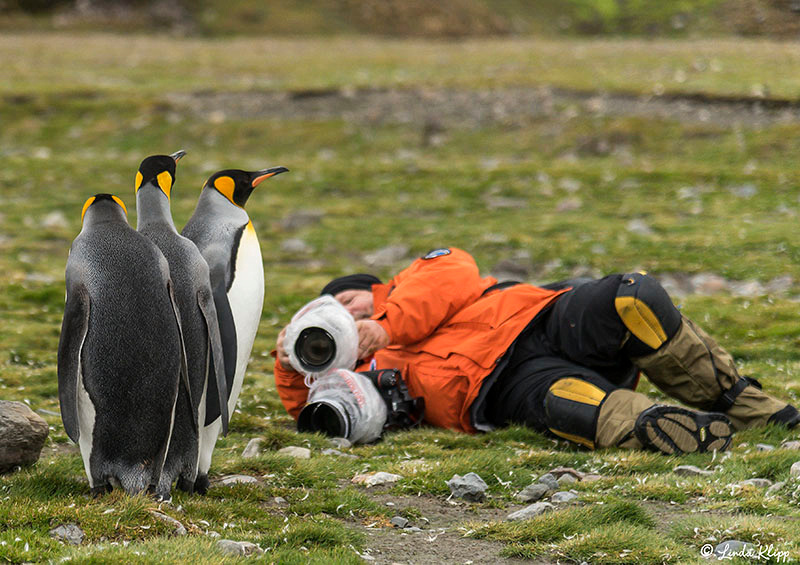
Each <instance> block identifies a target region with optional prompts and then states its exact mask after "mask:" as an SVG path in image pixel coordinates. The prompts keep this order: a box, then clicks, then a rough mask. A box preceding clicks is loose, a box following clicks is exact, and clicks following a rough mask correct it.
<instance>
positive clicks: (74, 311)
mask: <svg viewBox="0 0 800 565" xmlns="http://www.w3.org/2000/svg"><path fill="white" fill-rule="evenodd" d="M82 220H83V228H82V229H81V232H80V234H78V236H77V237H76V238H75V240H74V241H73V242H72V247H71V248H70V254H69V258H68V259H67V270H66V286H67V301H66V306H65V308H64V319H63V323H62V326H61V340H60V341H59V344H58V398H59V402H60V404H61V419H62V421H63V422H64V429H65V430H66V432H67V435H68V436H69V437H70V439H72V441H74V442H75V443H77V444H78V446H79V447H80V451H81V456H82V457H83V464H84V468H85V470H86V475H87V476H88V478H89V486H90V487H91V489H92V492H93V493H94V494H100V493H103V492H105V491H106V490H110V489H111V488H112V486H116V487H121V488H122V489H124V490H125V492H127V493H128V494H138V493H141V492H143V491H145V490H147V489H149V488H150V486H151V485H155V484H157V483H158V481H159V477H160V474H161V470H162V467H163V465H164V460H165V457H166V453H167V448H168V446H169V442H170V433H171V428H172V420H173V416H174V410H175V399H176V396H177V393H178V382H179V379H180V375H181V373H182V372H183V370H184V369H183V366H182V348H181V334H180V324H179V321H178V312H177V305H176V304H175V301H174V300H173V297H172V281H171V279H170V276H169V266H168V265H167V261H166V259H164V255H163V254H162V253H161V251H159V249H158V247H156V246H155V245H154V244H153V243H152V242H151V241H150V240H148V239H147V238H146V237H144V236H143V235H141V234H139V233H137V232H136V231H135V230H134V229H133V228H131V227H130V226H129V225H128V220H127V217H126V211H125V205H124V204H123V203H122V200H120V199H119V198H117V197H116V196H113V195H110V194H98V195H96V196H93V197H91V198H89V199H88V200H87V201H86V204H85V205H84V207H83V216H82Z"/></svg>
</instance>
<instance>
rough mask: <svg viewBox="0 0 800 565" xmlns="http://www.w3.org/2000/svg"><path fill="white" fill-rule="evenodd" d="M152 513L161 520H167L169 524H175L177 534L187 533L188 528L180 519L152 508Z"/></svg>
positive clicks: (183, 534)
mask: <svg viewBox="0 0 800 565" xmlns="http://www.w3.org/2000/svg"><path fill="white" fill-rule="evenodd" d="M150 514H152V515H153V516H154V517H155V518H157V519H159V520H161V521H162V522H166V523H167V524H170V525H171V526H174V527H175V535H176V536H185V535H186V528H185V527H184V526H183V524H181V523H180V522H179V521H178V520H176V519H175V518H173V517H172V516H167V515H166V514H162V513H161V512H157V511H155V510H151V511H150Z"/></svg>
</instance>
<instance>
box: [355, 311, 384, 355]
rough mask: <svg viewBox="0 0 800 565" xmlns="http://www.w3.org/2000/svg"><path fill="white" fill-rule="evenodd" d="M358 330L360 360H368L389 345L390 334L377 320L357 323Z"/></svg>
mask: <svg viewBox="0 0 800 565" xmlns="http://www.w3.org/2000/svg"><path fill="white" fill-rule="evenodd" d="M356 329H357V330H358V358H359V359H366V358H367V357H369V356H370V355H372V354H373V353H375V352H376V351H378V350H379V349H383V348H384V347H386V346H387V345H389V334H387V333H386V330H384V329H383V327H381V325H380V324H379V323H378V322H376V321H375V320H359V321H357V322H356Z"/></svg>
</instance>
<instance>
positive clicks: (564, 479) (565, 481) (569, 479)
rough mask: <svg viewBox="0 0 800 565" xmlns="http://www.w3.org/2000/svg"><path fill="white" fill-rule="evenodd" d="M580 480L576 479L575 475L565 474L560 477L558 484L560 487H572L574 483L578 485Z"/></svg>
mask: <svg viewBox="0 0 800 565" xmlns="http://www.w3.org/2000/svg"><path fill="white" fill-rule="evenodd" d="M577 482H578V479H576V478H575V477H574V476H573V475H570V474H564V475H561V476H560V477H558V484H559V485H560V486H565V485H571V484H573V483H577Z"/></svg>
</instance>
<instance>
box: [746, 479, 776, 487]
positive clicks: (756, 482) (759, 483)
mask: <svg viewBox="0 0 800 565" xmlns="http://www.w3.org/2000/svg"><path fill="white" fill-rule="evenodd" d="M739 484H740V485H747V486H751V487H756V488H768V487H771V486H772V481H770V480H769V479H747V480H745V481H742V482H741V483H739Z"/></svg>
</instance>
